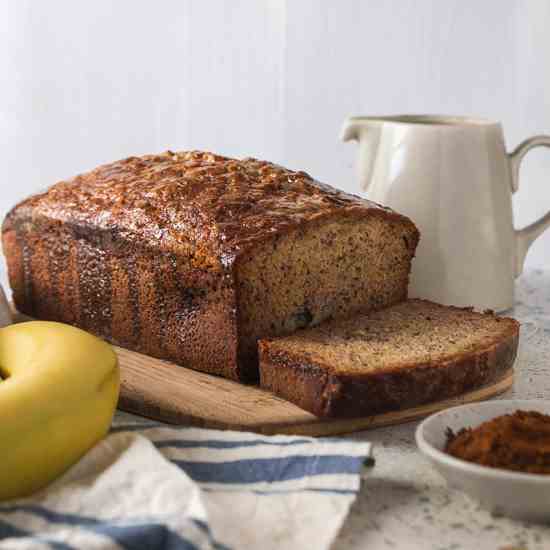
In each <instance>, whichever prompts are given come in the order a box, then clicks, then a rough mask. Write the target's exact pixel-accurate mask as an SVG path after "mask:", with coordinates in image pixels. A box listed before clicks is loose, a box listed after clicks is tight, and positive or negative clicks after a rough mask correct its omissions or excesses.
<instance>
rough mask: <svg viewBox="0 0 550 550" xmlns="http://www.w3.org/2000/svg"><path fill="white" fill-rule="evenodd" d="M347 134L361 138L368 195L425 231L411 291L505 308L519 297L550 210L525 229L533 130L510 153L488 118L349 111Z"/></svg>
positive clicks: (362, 178)
mask: <svg viewBox="0 0 550 550" xmlns="http://www.w3.org/2000/svg"><path fill="white" fill-rule="evenodd" d="M342 139H343V140H344V141H348V140H352V139H354V140H357V141H358V142H359V185H360V188H361V190H362V191H363V192H364V194H365V196H366V198H368V199H371V200H373V201H376V202H379V203H382V204H384V205H387V206H390V207H391V208H393V209H395V210H397V211H398V212H401V213H403V214H405V215H407V216H409V217H410V218H411V219H412V220H413V221H414V222H415V223H416V224H417V226H418V227H419V229H420V232H421V239H420V244H419V247H418V251H417V254H416V258H415V260H414V263H413V270H412V275H411V286H410V296H413V297H423V298H428V299H431V300H434V301H437V302H441V303H444V304H454V305H458V306H469V305H472V306H475V307H476V308H480V309H493V310H495V311H503V310H506V309H508V308H510V307H512V305H513V302H514V279H515V278H516V277H518V276H519V275H520V274H521V271H522V269H523V262H524V259H525V255H526V253H527V250H528V249H529V246H530V245H531V243H532V242H533V241H534V240H535V239H536V238H537V237H538V236H539V235H540V234H541V233H542V232H543V231H544V230H545V229H546V228H548V227H549V226H550V212H549V213H547V214H546V215H545V216H544V217H543V218H541V219H540V220H538V221H536V222H535V223H533V224H531V225H529V226H528V227H526V228H524V229H522V230H520V231H517V230H515V229H514V225H513V214H512V193H514V192H515V191H517V189H518V173H519V165H520V162H521V159H522V158H523V156H524V155H525V153H527V151H529V149H531V148H532V147H537V146H539V145H542V146H546V147H550V136H535V137H532V138H530V139H528V140H526V141H524V142H523V143H521V144H520V145H519V146H518V147H517V148H516V150H515V151H513V152H512V153H507V152H506V148H505V145H504V136H503V132H502V127H501V125H500V124H499V123H498V122H492V121H488V120H483V119H477V118H475V119H473V118H463V117H444V116H427V115H418V116H417V115H402V116H389V117H379V118H378V117H350V118H348V119H347V120H346V121H345V123H344V127H343V131H342Z"/></svg>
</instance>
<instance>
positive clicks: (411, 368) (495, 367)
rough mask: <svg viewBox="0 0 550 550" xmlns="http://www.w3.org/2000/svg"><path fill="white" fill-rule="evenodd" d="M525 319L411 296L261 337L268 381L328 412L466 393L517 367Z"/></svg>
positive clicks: (367, 410) (374, 409) (343, 413)
mask: <svg viewBox="0 0 550 550" xmlns="http://www.w3.org/2000/svg"><path fill="white" fill-rule="evenodd" d="M518 338H519V323H518V322H517V321H515V320H514V319H510V318H506V317H498V316H496V315H493V314H490V313H476V312H474V311H472V310H471V309H461V308H456V307H446V306H441V305H438V304H434V303H432V302H427V301H424V300H409V301H405V302H403V303H401V304H398V305H395V306H392V307H389V308H387V309H385V310H383V311H379V312H375V313H370V314H362V315H357V316H354V317H352V318H349V319H346V320H341V321H330V322H327V323H323V324H322V325H320V326H319V327H316V328H313V329H308V330H303V331H299V332H297V333H296V334H293V335H291V336H287V337H285V338H280V339H274V340H261V341H260V342H259V349H260V383H261V386H262V387H264V388H266V389H268V390H271V391H273V392H275V393H276V394H277V395H280V396H281V397H283V398H285V399H287V400H289V401H292V402H293V403H295V404H297V405H298V406H300V407H302V408H303V409H306V410H308V411H310V412H312V413H313V414H315V415H317V416H320V417H353V416H365V415H370V414H376V413H381V412H386V411H391V410H397V409H403V408H408V407H413V406H416V405H420V404H422V403H427V402H430V401H437V400H441V399H445V398H448V397H452V396H454V395H459V394H461V393H463V392H465V391H468V390H471V389H474V388H477V387H479V386H482V385H485V384H487V383H489V382H492V381H494V380H496V379H498V378H499V376H500V375H501V374H502V373H504V372H505V371H506V370H507V369H509V368H510V367H512V365H513V363H514V360H515V357H516V351H517V346H518Z"/></svg>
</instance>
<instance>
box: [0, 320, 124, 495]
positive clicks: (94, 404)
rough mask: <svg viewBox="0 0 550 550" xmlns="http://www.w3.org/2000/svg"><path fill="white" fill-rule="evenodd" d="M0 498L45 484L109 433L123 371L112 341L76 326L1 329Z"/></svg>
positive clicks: (25, 325)
mask: <svg viewBox="0 0 550 550" xmlns="http://www.w3.org/2000/svg"><path fill="white" fill-rule="evenodd" d="M0 377H1V378H2V380H0V457H1V458H0V500H3V499H7V498H15V497H22V496H26V495H29V494H31V493H33V492H34V491H36V490H38V489H40V488H42V487H44V486H45V485H47V484H48V483H50V482H51V481H53V480H54V479H55V478H56V477H57V476H59V475H60V474H62V473H63V472H64V471H65V470H67V469H68V468H69V467H70V466H71V465H72V464H74V463H75V462H76V461H77V460H78V459H79V458H80V457H81V456H82V455H84V453H86V451H87V450H88V449H90V448H91V447H92V446H93V445H94V444H95V443H96V442H97V441H99V440H100V439H101V438H102V437H104V436H105V434H106V433H107V431H108V430H109V427H110V424H111V420H112V418H113V414H114V410H115V408H116V403H117V400H118V392H119V385H120V373H119V369H118V363H117V358H116V355H115V353H114V351H113V349H112V348H111V346H110V345H109V344H107V343H105V342H103V341H102V340H100V339H99V338H96V337H95V336H92V335H91V334H88V333H87V332H84V331H83V330H80V329H77V328H75V327H72V326H70V325H65V324H62V323H54V322H49V321H31V322H28V323H20V324H16V325H10V326H8V327H6V328H1V329H0Z"/></svg>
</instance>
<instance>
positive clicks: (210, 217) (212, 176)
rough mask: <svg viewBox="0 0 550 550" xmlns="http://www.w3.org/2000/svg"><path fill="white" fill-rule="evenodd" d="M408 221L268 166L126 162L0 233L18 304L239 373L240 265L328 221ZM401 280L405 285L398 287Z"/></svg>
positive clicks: (59, 193)
mask: <svg viewBox="0 0 550 550" xmlns="http://www.w3.org/2000/svg"><path fill="white" fill-rule="evenodd" d="M371 216H380V217H383V218H385V219H390V220H393V221H396V222H398V223H400V224H403V225H404V226H407V227H408V229H409V231H408V234H409V235H412V236H413V240H414V241H415V242H414V243H409V251H408V252H407V253H408V254H410V256H411V257H412V255H413V254H414V249H415V248H416V242H417V240H418V231H417V230H416V228H415V227H414V225H413V224H412V222H411V221H410V220H408V218H405V217H404V216H400V215H399V214H397V213H395V212H393V211H391V210H390V209H386V208H383V207H380V206H378V205H376V204H374V203H370V202H368V201H365V200H363V199H359V198H358V197H354V196H352V195H347V194H345V193H342V192H340V191H337V190H335V189H332V188H330V187H328V186H325V185H323V184H320V183H318V182H316V181H314V180H313V179H311V178H310V177H309V176H308V175H307V174H305V173H303V172H292V171H290V170H286V169H284V168H282V167H279V166H276V165H273V164H270V163H268V162H264V161H259V160H254V159H247V160H235V159H229V158H226V157H222V156H219V155H214V154H212V153H200V152H181V153H172V152H166V153H164V154H161V155H148V156H144V157H139V158H138V157H131V158H128V159H125V160H121V161H118V162H114V163H111V164H108V165H104V166H100V167H98V168H96V169H95V170H93V171H91V172H89V173H87V174H84V175H80V176H77V177H75V178H73V179H71V180H68V181H63V182H60V183H58V184H56V185H54V186H53V187H52V188H50V189H49V190H48V191H47V192H45V193H42V194H40V195H36V196H34V197H30V198H29V199H27V200H25V201H23V202H22V203H20V204H19V205H17V206H16V207H15V208H14V209H13V210H12V211H11V212H10V213H9V214H8V216H7V218H6V220H5V221H4V224H3V228H2V234H3V243H4V252H5V255H6V259H7V263H8V272H9V278H10V283H11V286H12V289H13V292H14V301H15V304H16V306H17V307H18V308H19V309H20V310H21V311H22V312H24V313H26V314H29V315H34V316H36V317H39V318H43V319H53V320H60V321H64V322H68V323H72V324H75V325H78V326H81V327H83V328H85V329H87V330H89V331H91V332H94V333H96V334H99V335H100V336H103V337H104V338H107V339H109V340H111V341H113V342H115V343H118V344H120V345H122V346H124V347H128V348H130V349H135V350H138V351H141V352H143V353H147V354H150V355H154V356H156V357H159V358H163V359H168V360H171V361H174V362H176V363H178V364H182V365H186V366H190V367H192V368H195V369H198V370H204V371H206V372H211V373H214V374H220V375H222V376H226V377H229V378H234V379H241V380H250V379H254V377H255V376H257V367H256V366H255V365H241V367H242V369H239V365H238V357H237V355H238V353H237V349H238V340H239V334H238V307H239V302H238V295H237V292H238V288H237V285H236V282H235V278H236V267H237V261H238V260H239V259H240V258H242V257H244V256H245V255H246V254H250V253H251V251H252V252H253V251H254V250H256V247H258V246H260V245H262V243H264V242H265V241H267V240H268V239H271V238H272V237H273V236H274V235H281V234H283V233H286V232H290V231H291V230H293V229H294V228H297V227H300V226H302V225H305V224H307V225H308V227H309V226H310V224H316V223H321V222H322V221H323V220H326V219H337V220H338V219H341V218H348V217H349V218H368V217H371ZM403 285H404V288H406V281H404V282H403Z"/></svg>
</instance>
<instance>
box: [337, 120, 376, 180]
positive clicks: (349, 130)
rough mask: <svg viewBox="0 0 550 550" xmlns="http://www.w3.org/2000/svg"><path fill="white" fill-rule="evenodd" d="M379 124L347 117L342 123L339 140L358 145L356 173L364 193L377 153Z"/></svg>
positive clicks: (374, 121)
mask: <svg viewBox="0 0 550 550" xmlns="http://www.w3.org/2000/svg"><path fill="white" fill-rule="evenodd" d="M380 133H381V124H380V122H378V121H376V120H369V121H368V123H366V122H365V119H363V120H361V119H360V118H355V117H348V118H347V119H346V120H345V121H344V125H343V126H342V131H341V132H340V139H341V140H342V141H351V140H352V139H354V140H355V141H357V142H358V144H359V157H358V164H357V168H358V172H359V188H360V189H361V190H362V191H366V190H367V189H368V187H369V184H370V180H371V176H372V173H373V171H374V164H375V162H376V155H377V151H378V143H379V142H380Z"/></svg>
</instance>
